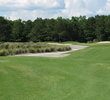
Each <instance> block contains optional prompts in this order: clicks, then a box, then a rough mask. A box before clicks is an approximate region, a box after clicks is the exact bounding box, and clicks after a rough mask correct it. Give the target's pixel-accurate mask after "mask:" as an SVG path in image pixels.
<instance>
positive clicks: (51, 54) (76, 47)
mask: <svg viewBox="0 0 110 100" xmlns="http://www.w3.org/2000/svg"><path fill="white" fill-rule="evenodd" d="M49 44H56V45H69V46H70V47H71V48H72V49H71V50H70V51H63V52H49V53H34V54H33V53H28V54H19V55H15V56H39V57H65V56H69V55H70V54H66V53H68V52H71V51H76V50H80V49H84V48H86V47H88V46H81V45H72V44H57V43H49Z"/></svg>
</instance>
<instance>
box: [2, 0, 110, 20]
mask: <svg viewBox="0 0 110 100" xmlns="http://www.w3.org/2000/svg"><path fill="white" fill-rule="evenodd" d="M96 14H110V0H0V15H5V16H7V17H10V18H11V19H17V18H22V19H35V18H36V17H43V18H51V17H54V18H56V17H58V16H63V17H71V16H80V15H86V16H91V15H96Z"/></svg>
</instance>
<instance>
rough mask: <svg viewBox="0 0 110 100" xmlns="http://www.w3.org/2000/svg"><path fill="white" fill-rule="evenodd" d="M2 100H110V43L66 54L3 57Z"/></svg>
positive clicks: (0, 69)
mask: <svg viewBox="0 0 110 100" xmlns="http://www.w3.org/2000/svg"><path fill="white" fill-rule="evenodd" d="M0 100H110V44H94V45H91V46H90V47H88V48H86V49H83V50H79V51H75V52H72V53H71V55H70V56H68V57H64V58H43V57H0Z"/></svg>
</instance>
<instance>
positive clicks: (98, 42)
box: [98, 41, 110, 43]
mask: <svg viewBox="0 0 110 100" xmlns="http://www.w3.org/2000/svg"><path fill="white" fill-rule="evenodd" d="M98 43H110V41H101V42H98Z"/></svg>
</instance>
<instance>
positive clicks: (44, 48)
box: [0, 42, 71, 56]
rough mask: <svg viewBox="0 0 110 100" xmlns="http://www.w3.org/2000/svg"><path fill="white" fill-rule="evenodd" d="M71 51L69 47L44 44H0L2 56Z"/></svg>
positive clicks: (0, 54)
mask: <svg viewBox="0 0 110 100" xmlns="http://www.w3.org/2000/svg"><path fill="white" fill-rule="evenodd" d="M68 50H71V48H70V47H69V46H64V45H50V44H43V43H17V42H16V43H9V42H7V43H0V56H8V55H16V54H23V53H42V52H55V51H68Z"/></svg>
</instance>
